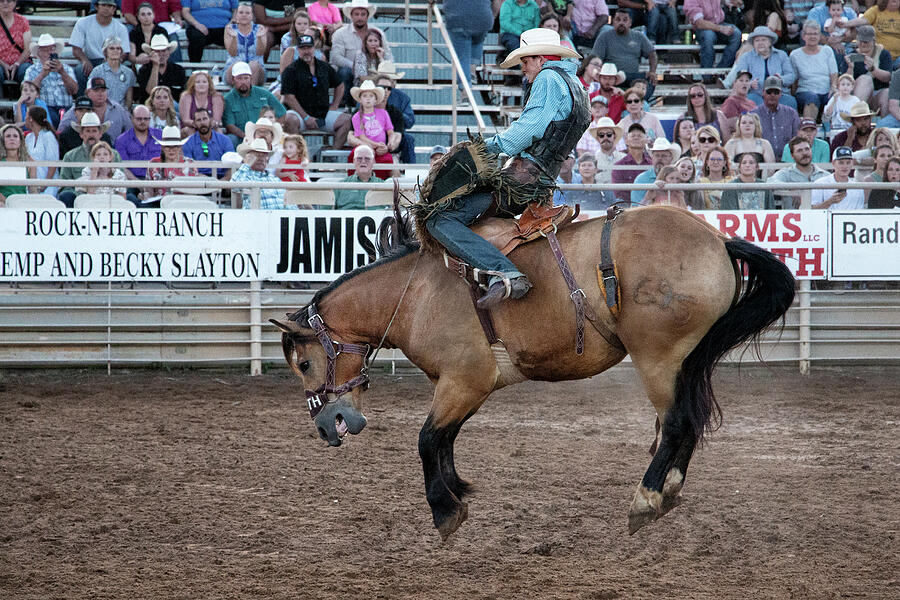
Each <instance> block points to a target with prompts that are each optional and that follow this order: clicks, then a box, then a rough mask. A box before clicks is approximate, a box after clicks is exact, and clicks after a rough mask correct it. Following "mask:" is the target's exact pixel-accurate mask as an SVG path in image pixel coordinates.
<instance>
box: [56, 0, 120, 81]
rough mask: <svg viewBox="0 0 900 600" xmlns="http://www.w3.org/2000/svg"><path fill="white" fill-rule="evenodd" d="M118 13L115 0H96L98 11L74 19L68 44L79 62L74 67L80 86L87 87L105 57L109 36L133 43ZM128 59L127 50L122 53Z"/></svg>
mask: <svg viewBox="0 0 900 600" xmlns="http://www.w3.org/2000/svg"><path fill="white" fill-rule="evenodd" d="M115 14H116V0H97V13H96V14H93V15H88V16H86V17H81V18H80V19H78V20H77V21H75V26H74V27H73V28H72V35H70V36H69V45H70V46H72V54H73V55H74V56H75V58H77V59H78V62H79V63H80V64H79V65H78V66H77V67H76V68H75V76H76V77H77V78H78V86H79V89H84V87H85V84H86V83H87V78H88V77H89V76H90V74H91V71H92V70H93V68H94V67H95V66H97V65H99V64H100V63H102V62H103V61H104V60H106V59H105V58H104V56H103V42H104V40H106V38H109V37H117V38H119V41H120V42H121V43H122V48H123V49H125V50H127V49H128V48H130V47H131V42H130V41H129V39H128V30H127V29H125V26H124V25H122V22H121V21H119V20H117V19H114V18H113V17H114V16H115ZM126 59H130V56H129V55H128V54H127V53H126V54H125V56H123V57H122V60H123V61H124V60H126Z"/></svg>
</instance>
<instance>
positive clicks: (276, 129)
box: [238, 117, 284, 175]
mask: <svg viewBox="0 0 900 600" xmlns="http://www.w3.org/2000/svg"><path fill="white" fill-rule="evenodd" d="M244 132H245V133H244V141H243V142H242V143H241V144H240V145H239V146H238V152H240V150H241V147H242V146H246V145H247V144H250V143H251V142H252V141H253V140H255V139H260V138H262V139H264V140H266V144H268V145H269V148H271V149H272V152H271V154H269V174H270V175H275V171H276V170H277V167H278V165H280V164H281V163H282V162H283V160H282V158H283V157H284V149H283V148H282V146H281V142H282V141H283V140H284V130H283V129H282V127H281V124H280V123H278V122H273V121H272V120H271V119H267V118H266V117H260V118H259V119H257V120H256V121H255V122H252V121H251V122H248V123H247V124H246V125H245V126H244Z"/></svg>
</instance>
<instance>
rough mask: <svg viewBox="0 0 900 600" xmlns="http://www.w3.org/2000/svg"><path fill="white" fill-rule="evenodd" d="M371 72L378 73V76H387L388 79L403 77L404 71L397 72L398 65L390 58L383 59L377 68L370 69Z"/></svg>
mask: <svg viewBox="0 0 900 600" xmlns="http://www.w3.org/2000/svg"><path fill="white" fill-rule="evenodd" d="M369 73H370V74H372V75H377V76H378V77H387V78H388V79H393V80H395V81H396V80H397V79H402V78H403V75H404V74H405V73H403V71H400V72H397V67H396V65H394V63H393V62H391V61H389V60H383V61H381V63H379V64H378V68H377V69H369Z"/></svg>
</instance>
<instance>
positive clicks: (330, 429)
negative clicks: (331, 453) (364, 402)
mask: <svg viewBox="0 0 900 600" xmlns="http://www.w3.org/2000/svg"><path fill="white" fill-rule="evenodd" d="M313 421H314V422H315V424H316V429H317V430H318V432H319V437H320V438H322V439H323V440H325V441H326V442H328V445H329V446H340V445H341V442H342V441H343V438H344V436H345V435H347V434H348V433H352V434H353V435H356V434H358V433H359V432H360V431H362V430H363V429H364V428H365V427H366V417H365V415H364V414H362V413H361V412H359V411H358V410H357V409H356V407H355V406H353V404H352V403H351V402H350V400H348V399H347V398H346V397H344V396H341V397H340V398H338V399H336V400H333V401H331V402H328V403H326V404H325V405H324V406H323V407H322V409H321V410H320V411H319V413H318V414H317V415H316V416H315V418H314V419H313Z"/></svg>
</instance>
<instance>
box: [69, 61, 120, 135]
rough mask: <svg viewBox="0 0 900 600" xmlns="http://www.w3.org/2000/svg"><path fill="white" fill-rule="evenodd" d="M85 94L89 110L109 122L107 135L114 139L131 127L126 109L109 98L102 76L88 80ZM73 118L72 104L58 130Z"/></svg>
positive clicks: (73, 109)
mask: <svg viewBox="0 0 900 600" xmlns="http://www.w3.org/2000/svg"><path fill="white" fill-rule="evenodd" d="M123 68H124V67H123ZM85 95H87V97H88V98H89V99H90V101H91V110H92V111H93V112H94V113H95V114H96V115H97V117H99V118H100V120H101V121H107V122H108V123H109V137H110V138H112V139H116V138H117V137H119V136H120V135H122V133H123V132H124V131H125V130H127V129H128V128H130V127H131V118H130V117H129V116H128V111H127V110H125V108H124V107H123V106H122V105H121V104H119V103H118V102H113V101H112V100H110V99H109V96H108V92H107V87H106V80H105V79H103V78H102V77H91V79H90V81H88V87H87V90H85ZM74 120H75V107H74V106H73V107H72V108H70V109H69V110H67V111H66V112H65V114H63V116H62V119H61V120H60V123H59V128H60V130H65V129H66V128H67V127H68V126H69V125H70V124H71V123H72V122H73V121H74Z"/></svg>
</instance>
